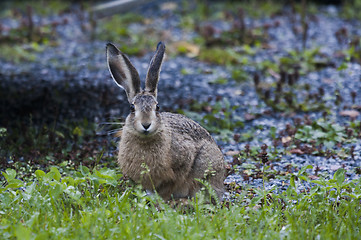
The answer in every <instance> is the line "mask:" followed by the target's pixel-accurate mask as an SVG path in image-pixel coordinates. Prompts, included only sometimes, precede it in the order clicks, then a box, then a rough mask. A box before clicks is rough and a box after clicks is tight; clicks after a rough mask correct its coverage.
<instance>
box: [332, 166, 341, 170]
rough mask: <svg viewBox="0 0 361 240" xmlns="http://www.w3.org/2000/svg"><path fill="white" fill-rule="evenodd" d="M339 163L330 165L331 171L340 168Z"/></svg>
mask: <svg viewBox="0 0 361 240" xmlns="http://www.w3.org/2000/svg"><path fill="white" fill-rule="evenodd" d="M341 167H342V166H341V165H331V167H330V169H331V171H336V170H337V169H339V168H341Z"/></svg>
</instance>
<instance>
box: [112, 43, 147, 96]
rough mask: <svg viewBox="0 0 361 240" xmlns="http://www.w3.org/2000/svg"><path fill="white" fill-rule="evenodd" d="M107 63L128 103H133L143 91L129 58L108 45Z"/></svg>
mask: <svg viewBox="0 0 361 240" xmlns="http://www.w3.org/2000/svg"><path fill="white" fill-rule="evenodd" d="M107 62H108V68H109V71H110V74H111V75H112V78H113V79H114V81H115V83H116V84H117V85H118V86H120V87H122V88H124V90H125V92H126V93H127V97H128V101H129V102H130V103H132V100H133V98H134V97H135V95H137V93H139V92H140V91H141V89H140V78H139V74H138V72H137V70H136V69H135V67H134V66H133V65H132V63H131V62H130V60H129V58H128V57H127V56H126V55H125V54H123V53H122V52H121V51H120V50H119V49H118V48H116V47H115V46H114V45H113V44H111V43H108V44H107Z"/></svg>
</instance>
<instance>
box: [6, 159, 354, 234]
mask: <svg viewBox="0 0 361 240" xmlns="http://www.w3.org/2000/svg"><path fill="white" fill-rule="evenodd" d="M309 168H311V167H310V166H306V167H304V168H303V169H302V170H301V171H300V172H299V173H297V174H295V177H294V184H291V185H290V186H289V188H288V189H287V191H285V192H281V193H275V191H276V190H277V189H273V190H274V191H272V190H265V189H264V190H261V189H252V188H245V189H242V191H241V192H240V193H239V194H237V197H236V198H235V199H234V201H233V202H227V201H225V202H224V203H223V206H222V207H220V206H215V205H212V204H207V203H205V201H204V200H207V199H206V198H204V197H205V195H203V194H201V193H200V194H197V197H195V198H194V199H192V200H189V201H186V202H182V201H180V202H178V203H177V204H175V205H172V204H171V205H168V204H166V203H164V202H162V201H161V200H160V198H159V197H157V196H156V195H146V194H144V193H143V192H142V191H141V190H140V189H139V188H137V187H130V186H127V183H126V182H125V181H124V180H122V178H121V177H122V175H121V174H119V173H118V172H117V171H114V170H110V169H108V168H94V169H93V170H90V169H88V168H86V167H79V168H78V169H77V170H76V171H74V172H73V173H72V174H68V173H62V172H61V169H58V168H55V167H52V168H50V170H49V171H48V172H44V171H41V170H37V171H35V172H33V174H34V176H35V180H33V181H25V180H20V179H17V177H16V176H17V172H16V171H15V170H12V169H7V170H6V171H5V172H3V173H2V174H3V176H4V177H5V180H4V181H3V180H1V185H0V224H1V228H0V236H1V238H2V239H14V238H22V239H39V238H40V239H41V238H57V239H59V238H62V239H65V238H68V239H69V238H71V239H79V238H84V237H85V238H87V239H96V238H108V239H110V238H112V239H114V238H124V239H133V238H142V239H146V238H161V239H163V238H164V239H183V238H188V239H200V238H217V239H220V238H221V239H226V238H230V239H236V238H237V237H239V236H240V234H241V235H242V236H243V237H245V238H254V236H255V234H257V237H258V238H262V239H280V238H283V237H287V238H289V237H291V236H292V238H293V239H301V238H307V239H310V238H321V239H325V238H332V237H334V236H337V237H342V238H346V239H357V238H358V236H359V234H360V228H359V226H360V224H361V222H360V221H361V220H360V219H361V218H360V217H361V208H360V205H359V201H360V199H361V188H360V183H361V182H360V180H354V181H348V182H347V181H346V179H345V170H344V169H339V170H338V171H336V173H335V174H334V176H333V178H331V179H329V180H326V179H320V180H316V181H310V180H309V178H308V177H307V173H306V171H305V170H306V169H309ZM296 176H297V178H296ZM301 178H302V179H303V181H304V182H308V183H313V184H314V186H313V187H312V188H310V189H305V191H299V190H298V189H297V185H298V182H299V181H298V179H301Z"/></svg>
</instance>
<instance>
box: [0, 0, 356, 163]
mask: <svg viewBox="0 0 361 240" xmlns="http://www.w3.org/2000/svg"><path fill="white" fill-rule="evenodd" d="M0 9H1V10H0V164H1V167H0V168H5V167H7V166H10V165H11V166H13V165H14V164H15V163H16V164H20V165H21V164H22V163H24V164H25V163H31V164H33V165H34V166H35V165H36V164H38V165H44V164H49V163H50V164H59V163H61V162H63V161H70V162H71V161H73V162H75V163H74V164H78V163H77V162H79V161H82V163H83V164H84V165H86V164H93V163H94V162H107V161H108V160H109V159H113V160H114V154H115V152H116V140H117V139H116V138H115V137H114V136H113V135H112V133H114V132H116V131H117V129H119V127H120V126H119V123H120V122H121V121H122V119H123V118H124V117H125V116H126V115H127V113H128V111H129V110H128V109H129V106H128V103H127V101H126V97H125V93H124V91H123V90H122V89H120V88H118V87H117V86H116V85H115V84H114V83H113V81H112V80H111V78H110V74H109V72H108V69H107V66H106V59H105V45H106V43H107V42H112V43H114V44H115V45H116V46H118V47H119V49H121V51H123V52H124V53H126V54H127V55H129V56H130V59H131V61H132V62H133V64H134V65H135V66H136V68H137V69H138V71H139V73H140V76H141V79H144V76H145V73H146V70H147V67H148V63H149V60H150V58H151V56H152V53H153V52H154V50H155V48H156V45H157V43H158V42H159V41H163V42H165V43H166V46H167V58H166V61H165V63H164V65H163V69H162V74H161V79H160V83H159V103H160V105H161V107H162V110H163V111H172V112H179V113H183V114H186V115H187V116H189V117H191V118H193V119H195V120H197V121H198V122H200V123H201V124H202V125H203V126H205V127H206V128H207V129H208V130H209V131H210V132H211V133H212V134H213V135H214V136H215V138H216V139H217V141H218V142H219V144H220V145H221V146H222V149H223V151H224V152H229V151H230V150H232V151H236V153H237V151H238V150H239V149H243V148H244V145H245V144H249V143H251V144H252V143H254V144H255V145H258V146H259V145H261V144H262V143H263V142H265V143H266V144H268V146H270V145H272V144H274V145H275V146H276V147H277V146H280V145H282V144H285V143H286V145H287V144H291V143H292V144H295V143H294V142H290V141H291V140H289V138H286V140H287V139H288V140H289V141H288V142H287V141H286V140H284V139H283V137H285V135H282V133H279V131H281V130H284V129H285V126H286V125H287V124H289V123H292V124H293V122H294V119H295V118H296V119H301V120H296V125H295V126H296V127H297V121H298V123H299V124H300V123H307V121H308V120H307V119H309V121H311V122H312V121H313V119H319V118H322V117H324V118H326V117H330V119H332V121H333V122H337V124H343V123H345V122H348V121H349V120H353V121H356V120H359V112H358V111H359V109H361V107H360V106H361V105H360V96H359V95H360V94H359V90H360V63H361V41H360V36H361V33H360V29H361V28H360V18H361V0H330V1H326V0H325V1H322V0H317V1H316V0H314V1H311V0H300V1H296V0H294V1H286V0H285V1H276V0H263V1H261V0H259V1H254V0H240V1H231V0H227V1H216V0H197V1H185V0H175V1H162V0H153V1H151V0H133V1H124V0H123V1H75V0H74V1H60V0H54V1H45V0H43V1H17V0H15V1H1V2H0ZM305 116H307V117H305ZM310 119H311V120H310ZM358 124H359V122H357V123H355V124H354V125H348V129H352V131H353V132H352V134H353V135H352V137H354V138H355V139H356V138H358V137H359V135H360V129H358V128H359V125H358ZM292 126H293V125H292ZM298 126H299V125H298ZM330 128H331V130H330V129H327V128H326V130H322V129H325V128H322V127H320V129H321V130H320V129H318V127H317V126H316V127H315V129H314V131H316V130H319V131H321V132H322V131H333V130H334V131H335V132H336V133H335V134H336V135H337V129H336V130H335V128H333V127H330ZM289 129H290V127H289V128H288V130H289ZM340 131H341V130H340ZM269 134H271V135H269ZM272 134H273V135H272ZM284 134H286V137H287V136H288V137H290V136H291V137H293V136H294V134H293V135H292V131H291V132H290V133H287V132H286V133H284ZM287 134H289V135H287ZM305 134H306V133H305ZM309 134H311V135H312V132H311V133H309ZM342 134H343V135H342V136H344V135H345V136H347V134H351V133H350V132H348V133H347V130H344V128H342ZM270 136H271V137H270ZM302 136H303V135H302ZM291 139H293V138H291ZM324 140H325V139H322V137H320V143H321V142H324ZM277 141H278V142H277ZM292 141H293V140H292ZM301 141H303V140H301ZM304 142H306V143H307V144H310V146H311V145H312V144H311V143H310V142H309V141H308V140H307V139H306V140H304ZM328 142H329V143H328V144H329V145H328V146H329V147H331V148H332V147H334V146H335V145H337V143H339V142H340V141H339V140H338V139H332V140H330V141H328ZM320 143H317V144H315V145H314V146H313V148H311V150H310V149H308V150H307V149H306V150H305V149H303V150H302V149H300V147H296V148H294V149H298V150H299V152H298V153H300V152H302V153H307V151H309V152H310V154H311V153H312V152H314V150H315V149H317V147H318V146H319V145H320ZM109 149H110V150H109ZM320 149H321V150H320V151H323V153H322V156H325V155H326V150H327V149H326V150H325V149H324V144H323V146H321V148H320ZM354 149H355V147H354ZM296 152H297V151H296ZM349 154H350V152H349ZM229 161H230V162H232V161H233V160H232V154H231V153H230V154H229ZM24 166H25V165H24Z"/></svg>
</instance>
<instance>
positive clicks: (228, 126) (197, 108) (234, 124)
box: [180, 99, 244, 141]
mask: <svg viewBox="0 0 361 240" xmlns="http://www.w3.org/2000/svg"><path fill="white" fill-rule="evenodd" d="M236 109H237V106H231V103H230V102H229V101H228V100H227V99H223V101H216V103H215V104H214V105H209V103H208V102H204V103H197V102H195V103H193V104H192V105H191V107H190V111H187V110H186V111H180V112H181V113H183V114H185V115H186V116H188V117H190V118H192V119H194V120H196V121H198V122H199V123H200V124H201V125H202V126H203V127H204V128H206V129H207V130H208V131H210V132H212V133H215V134H218V135H220V137H221V138H222V139H223V140H226V141H228V140H229V138H230V137H232V136H233V130H234V129H235V128H239V127H243V125H244V124H243V119H241V118H240V117H239V116H237V115H235V114H234V112H235V110H236ZM199 112H201V113H199Z"/></svg>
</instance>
